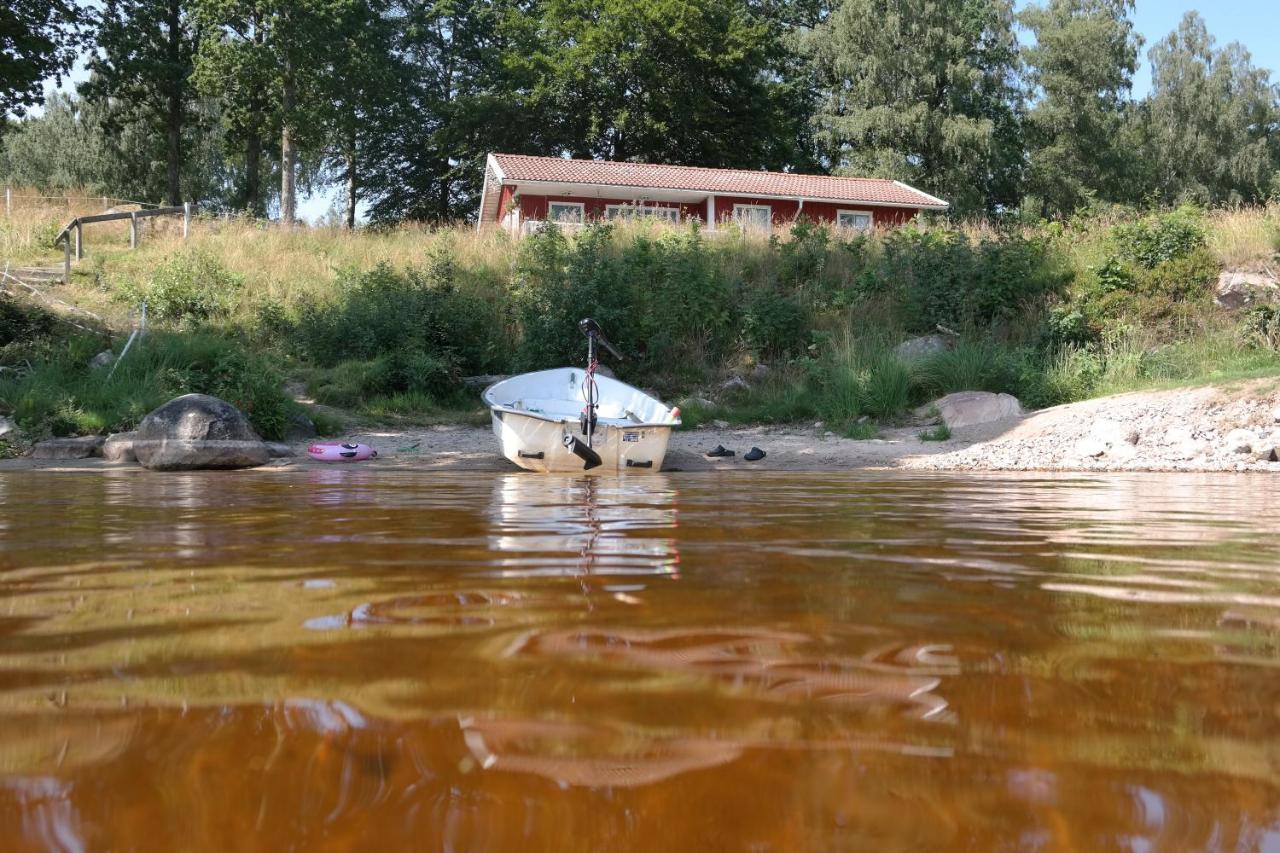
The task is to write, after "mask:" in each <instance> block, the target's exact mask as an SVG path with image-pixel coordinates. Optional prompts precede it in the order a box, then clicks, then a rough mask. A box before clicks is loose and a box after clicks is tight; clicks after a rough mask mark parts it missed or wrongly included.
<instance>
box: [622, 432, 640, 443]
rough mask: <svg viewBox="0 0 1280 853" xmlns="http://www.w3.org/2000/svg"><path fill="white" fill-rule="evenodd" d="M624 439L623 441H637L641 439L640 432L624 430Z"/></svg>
mask: <svg viewBox="0 0 1280 853" xmlns="http://www.w3.org/2000/svg"><path fill="white" fill-rule="evenodd" d="M622 440H623V441H628V442H636V441H639V440H640V433H638V432H624V433H623V434H622Z"/></svg>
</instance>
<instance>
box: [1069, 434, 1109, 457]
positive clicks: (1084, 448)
mask: <svg viewBox="0 0 1280 853" xmlns="http://www.w3.org/2000/svg"><path fill="white" fill-rule="evenodd" d="M1075 451H1076V455H1077V456H1083V457H1084V458H1086V459H1097V458H1098V457H1099V456H1105V455H1106V452H1107V445H1106V444H1105V443H1103V442H1101V441H1099V440H1098V439H1096V438H1082V439H1080V440H1079V441H1077V442H1076V447H1075Z"/></svg>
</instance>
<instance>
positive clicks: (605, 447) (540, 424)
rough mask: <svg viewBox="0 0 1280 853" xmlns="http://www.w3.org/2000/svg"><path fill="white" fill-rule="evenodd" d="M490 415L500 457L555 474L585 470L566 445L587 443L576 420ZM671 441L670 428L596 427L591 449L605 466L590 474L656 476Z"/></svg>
mask: <svg viewBox="0 0 1280 853" xmlns="http://www.w3.org/2000/svg"><path fill="white" fill-rule="evenodd" d="M492 414H493V432H494V434H495V435H496V436H497V437H498V441H499V442H500V443H501V445H502V455H503V456H505V457H507V458H508V459H510V460H511V461H512V462H514V463H515V464H517V465H519V466H520V467H521V468H524V469H526V470H528V471H540V472H543V473H551V474H558V473H562V474H572V473H583V472H584V471H586V468H585V463H584V461H583V460H582V458H581V457H579V456H578V455H576V454H575V453H574V452H573V451H572V450H571V449H570V448H568V447H566V446H565V442H564V437H565V436H566V435H571V436H573V437H575V438H577V439H580V440H582V441H584V442H585V440H586V436H584V435H582V430H581V427H580V425H579V423H578V421H576V420H573V421H569V420H564V421H557V420H548V419H546V418H539V417H533V416H531V415H525V414H521V413H519V412H512V411H499V410H493V413H492ZM670 438H671V427H670V426H663V425H654V424H644V425H638V426H615V425H611V424H603V423H602V424H598V425H597V426H596V429H595V431H594V432H593V433H592V436H591V449H592V450H594V451H595V452H596V453H597V454H599V456H600V462H601V464H600V465H599V466H598V467H595V468H592V469H590V471H586V473H591V474H620V473H645V472H650V473H652V472H656V471H658V470H660V469H661V468H662V460H663V459H664V458H665V457H666V455H667V442H668V441H669V440H670Z"/></svg>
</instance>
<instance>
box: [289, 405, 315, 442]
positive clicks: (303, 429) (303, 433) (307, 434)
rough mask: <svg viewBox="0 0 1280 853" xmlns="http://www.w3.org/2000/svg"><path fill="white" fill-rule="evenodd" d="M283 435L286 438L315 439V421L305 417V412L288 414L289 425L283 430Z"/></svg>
mask: <svg viewBox="0 0 1280 853" xmlns="http://www.w3.org/2000/svg"><path fill="white" fill-rule="evenodd" d="M285 435H286V437H288V438H315V436H316V424H315V421H313V420H311V418H309V417H307V413H306V412H299V411H293V412H290V413H289V425H288V427H286V429H285Z"/></svg>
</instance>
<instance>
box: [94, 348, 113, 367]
mask: <svg viewBox="0 0 1280 853" xmlns="http://www.w3.org/2000/svg"><path fill="white" fill-rule="evenodd" d="M115 363H116V354H115V353H113V352H112V351H111V350H109V349H104V350H103V351H102V352H100V353H98V354H97V355H95V356H94V357H93V358H91V359H89V368H90V369H91V370H101V369H102V368H104V367H110V366H111V365H113V364H115Z"/></svg>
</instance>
